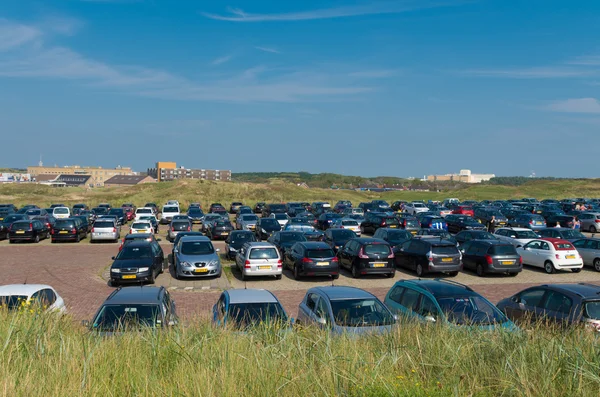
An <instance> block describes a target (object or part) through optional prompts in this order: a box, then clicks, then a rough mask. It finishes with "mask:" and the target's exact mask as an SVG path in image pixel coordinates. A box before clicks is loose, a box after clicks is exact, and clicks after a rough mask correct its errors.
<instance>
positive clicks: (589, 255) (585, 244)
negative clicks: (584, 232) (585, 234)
mask: <svg viewBox="0 0 600 397" xmlns="http://www.w3.org/2000/svg"><path fill="white" fill-rule="evenodd" d="M595 243H596V242H595V241H594V240H587V239H581V240H577V241H574V242H573V246H574V247H575V248H576V249H577V251H578V252H579V255H581V257H582V258H583V264H584V265H588V266H589V265H592V264H593V263H594V251H592V249H594V248H596V247H595V246H596V244H595Z"/></svg>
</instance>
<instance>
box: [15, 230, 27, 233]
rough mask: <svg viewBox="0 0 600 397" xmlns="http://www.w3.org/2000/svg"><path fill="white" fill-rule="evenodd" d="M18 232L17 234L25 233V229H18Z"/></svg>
mask: <svg viewBox="0 0 600 397" xmlns="http://www.w3.org/2000/svg"><path fill="white" fill-rule="evenodd" d="M16 233H17V234H25V230H17V231H16Z"/></svg>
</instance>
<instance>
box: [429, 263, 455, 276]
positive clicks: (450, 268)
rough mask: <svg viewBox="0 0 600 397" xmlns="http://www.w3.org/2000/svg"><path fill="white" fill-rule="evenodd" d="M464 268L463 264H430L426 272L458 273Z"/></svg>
mask: <svg viewBox="0 0 600 397" xmlns="http://www.w3.org/2000/svg"><path fill="white" fill-rule="evenodd" d="M462 268H463V264H462V262H459V263H451V264H447V265H445V264H444V265H442V264H439V263H432V262H429V264H428V265H427V269H426V270H427V272H428V273H448V272H458V271H460V270H462Z"/></svg>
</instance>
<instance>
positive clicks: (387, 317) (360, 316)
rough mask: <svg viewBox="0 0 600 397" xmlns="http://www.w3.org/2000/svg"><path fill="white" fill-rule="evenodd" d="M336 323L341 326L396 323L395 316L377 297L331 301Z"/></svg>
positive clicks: (374, 325)
mask: <svg viewBox="0 0 600 397" xmlns="http://www.w3.org/2000/svg"><path fill="white" fill-rule="evenodd" d="M331 309H332V310H333V317H334V319H335V323H336V325H339V326H341V327H376V326H381V325H392V324H394V322H395V321H394V317H393V316H392V315H391V314H390V312H389V311H388V310H387V309H386V308H385V307H384V306H383V304H381V302H379V301H378V300H377V299H345V300H333V301H331Z"/></svg>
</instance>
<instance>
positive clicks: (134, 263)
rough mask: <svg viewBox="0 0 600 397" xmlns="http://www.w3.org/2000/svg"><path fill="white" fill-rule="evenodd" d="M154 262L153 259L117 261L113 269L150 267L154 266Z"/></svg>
mask: <svg viewBox="0 0 600 397" xmlns="http://www.w3.org/2000/svg"><path fill="white" fill-rule="evenodd" d="M152 262H153V260H152V258H139V259H115V261H114V262H113V264H112V266H111V268H118V269H122V268H124V267H148V266H151V265H152Z"/></svg>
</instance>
